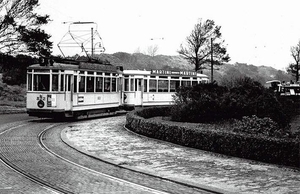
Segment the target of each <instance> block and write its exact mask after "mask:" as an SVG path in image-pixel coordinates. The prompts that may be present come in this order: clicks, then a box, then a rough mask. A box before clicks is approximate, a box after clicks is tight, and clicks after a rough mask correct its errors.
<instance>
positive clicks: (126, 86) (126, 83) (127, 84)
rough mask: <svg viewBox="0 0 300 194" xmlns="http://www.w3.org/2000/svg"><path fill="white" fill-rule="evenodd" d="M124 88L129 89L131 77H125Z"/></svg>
mask: <svg viewBox="0 0 300 194" xmlns="http://www.w3.org/2000/svg"><path fill="white" fill-rule="evenodd" d="M124 85H125V86H124V90H125V91H129V79H128V78H125V79H124Z"/></svg>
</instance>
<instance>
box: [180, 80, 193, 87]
mask: <svg viewBox="0 0 300 194" xmlns="http://www.w3.org/2000/svg"><path fill="white" fill-rule="evenodd" d="M181 86H183V87H187V86H191V81H182V82H181Z"/></svg>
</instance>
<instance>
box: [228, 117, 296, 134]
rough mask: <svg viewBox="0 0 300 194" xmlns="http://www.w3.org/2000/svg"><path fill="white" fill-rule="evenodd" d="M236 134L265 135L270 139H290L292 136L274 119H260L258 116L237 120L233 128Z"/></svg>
mask: <svg viewBox="0 0 300 194" xmlns="http://www.w3.org/2000/svg"><path fill="white" fill-rule="evenodd" d="M232 129H233V131H234V132H238V133H241V132H242V133H247V134H255V135H265V136H268V137H277V138H282V137H289V136H291V134H290V133H289V132H288V131H287V130H283V129H282V128H280V127H279V126H278V124H277V123H276V122H274V121H273V120H272V119H270V118H268V117H265V118H258V117H257V116H256V115H252V116H251V117H249V116H244V117H243V118H242V119H241V120H235V121H234V123H233V126H232Z"/></svg>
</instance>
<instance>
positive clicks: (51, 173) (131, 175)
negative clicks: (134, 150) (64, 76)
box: [0, 115, 207, 194]
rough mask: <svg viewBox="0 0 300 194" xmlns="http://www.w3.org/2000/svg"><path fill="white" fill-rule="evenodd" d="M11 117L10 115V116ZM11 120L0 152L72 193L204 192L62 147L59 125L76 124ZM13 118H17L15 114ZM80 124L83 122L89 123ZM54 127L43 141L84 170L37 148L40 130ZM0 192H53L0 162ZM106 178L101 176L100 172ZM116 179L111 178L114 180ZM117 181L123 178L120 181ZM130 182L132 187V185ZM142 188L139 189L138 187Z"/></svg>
mask: <svg viewBox="0 0 300 194" xmlns="http://www.w3.org/2000/svg"><path fill="white" fill-rule="evenodd" d="M11 116H12V117H14V116H13V115H11ZM12 117H7V119H4V120H5V122H6V124H3V125H1V130H2V131H3V130H4V129H5V128H8V127H10V126H12V125H13V124H15V125H19V124H21V126H19V127H15V128H14V129H13V130H10V131H8V132H5V133H3V134H1V136H0V153H1V154H2V155H3V156H5V157H6V158H8V159H9V161H11V162H13V163H14V165H15V166H18V168H20V169H22V170H23V171H26V172H27V173H28V174H30V175H33V176H35V177H36V178H38V179H41V180H44V181H45V182H48V183H49V184H51V185H54V186H56V187H59V188H62V189H64V190H66V191H70V192H72V193H133V194H136V193H137V194H138V193H143V194H144V193H146V194H147V193H160V191H164V192H167V193H178V194H181V193H187V194H189V193H207V192H205V191H201V190H199V189H197V188H193V187H189V186H186V185H182V184H177V183H174V182H170V181H166V180H164V179H161V178H159V177H154V176H148V175H146V174H143V173H140V172H135V171H132V170H128V169H124V168H123V167H119V166H116V165H111V164H108V163H106V162H103V161H99V160H97V159H95V158H92V157H89V156H86V155H84V154H81V153H79V152H77V151H76V150H74V149H73V148H71V147H69V146H67V145H66V144H64V143H63V142H62V141H61V139H60V134H61V130H62V129H61V126H60V125H65V127H64V128H67V126H71V125H73V124H76V123H81V122H76V123H58V122H53V121H51V120H40V119H37V120H35V121H26V120H27V118H26V117H23V118H24V120H25V121H24V122H22V121H18V122H17V123H16V122H13V123H11V122H10V121H9V120H11V121H13V119H12ZM15 118H21V117H20V115H16V116H15ZM91 121H92V120H90V121H84V122H91ZM51 125H53V126H56V125H57V127H54V128H53V130H52V129H51V130H49V132H47V133H46V135H45V137H44V138H43V139H44V142H45V144H46V146H47V147H49V148H51V150H53V151H54V152H55V153H57V154H59V155H62V156H63V157H65V158H67V159H68V160H70V161H73V162H75V163H78V164H81V165H83V166H85V167H86V168H88V169H92V170H88V169H86V168H82V167H81V166H77V165H74V164H70V163H68V162H66V161H63V160H61V159H60V158H57V157H55V156H53V155H51V154H49V153H46V152H45V150H44V149H43V148H42V147H41V146H40V145H38V138H37V134H39V133H40V132H41V131H42V130H43V129H44V128H46V127H49V126H51ZM0 170H1V173H0V181H1V183H0V187H1V188H0V193H53V192H52V191H50V190H48V189H46V188H44V187H41V186H40V185H38V184H35V183H33V182H31V181H29V180H27V179H25V178H23V177H21V176H20V175H18V174H16V173H15V172H13V171H12V170H10V169H9V168H7V167H6V166H4V165H2V163H0ZM98 172H101V173H106V174H108V175H105V176H103V174H101V173H98ZM111 176H114V177H117V178H114V177H111ZM119 179H125V180H126V181H125V182H124V181H121V180H119ZM132 183H134V184H132ZM139 185H143V186H139Z"/></svg>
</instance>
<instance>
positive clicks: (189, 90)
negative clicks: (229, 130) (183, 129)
mask: <svg viewBox="0 0 300 194" xmlns="http://www.w3.org/2000/svg"><path fill="white" fill-rule="evenodd" d="M226 90H227V89H226V88H225V87H221V86H218V85H217V84H216V83H210V84H199V85H196V86H193V87H181V88H179V89H178V90H177V92H176V93H175V95H174V96H173V97H174V100H175V106H174V107H173V109H172V120H176V121H182V122H210V121H215V120H218V119H220V118H221V117H222V115H223V113H224V112H223V111H220V110H221V108H222V107H221V104H220V102H221V97H222V96H223V95H224V93H225V92H226Z"/></svg>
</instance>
